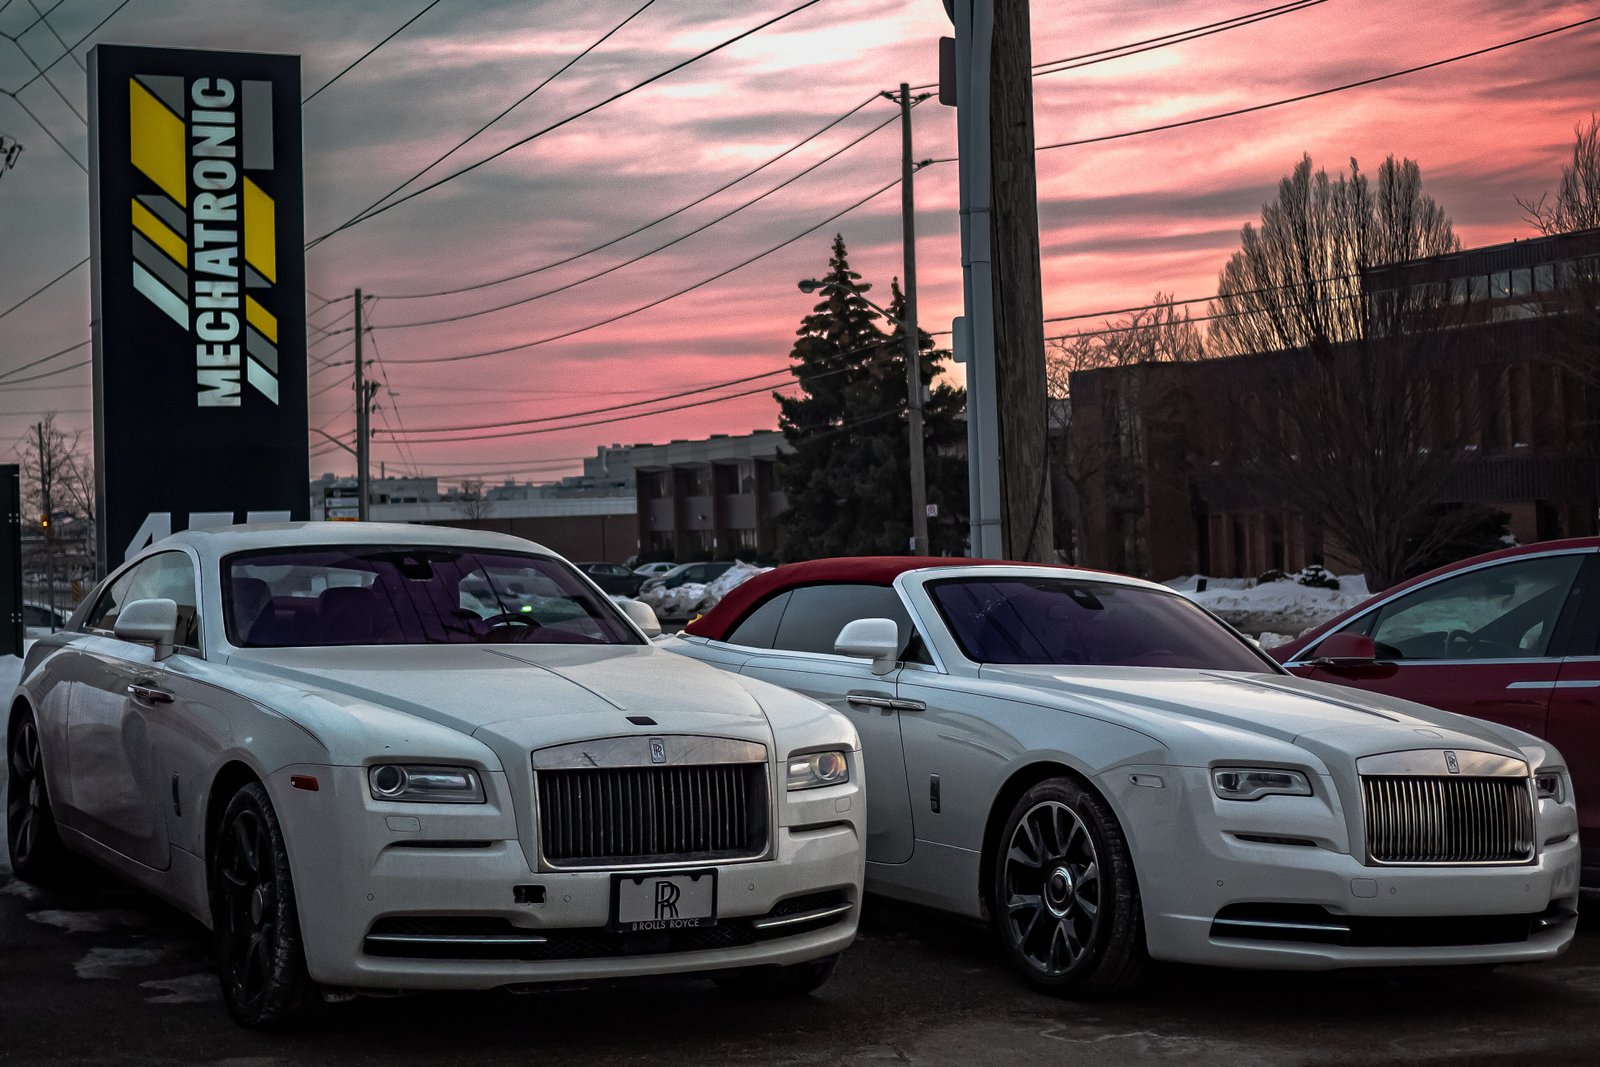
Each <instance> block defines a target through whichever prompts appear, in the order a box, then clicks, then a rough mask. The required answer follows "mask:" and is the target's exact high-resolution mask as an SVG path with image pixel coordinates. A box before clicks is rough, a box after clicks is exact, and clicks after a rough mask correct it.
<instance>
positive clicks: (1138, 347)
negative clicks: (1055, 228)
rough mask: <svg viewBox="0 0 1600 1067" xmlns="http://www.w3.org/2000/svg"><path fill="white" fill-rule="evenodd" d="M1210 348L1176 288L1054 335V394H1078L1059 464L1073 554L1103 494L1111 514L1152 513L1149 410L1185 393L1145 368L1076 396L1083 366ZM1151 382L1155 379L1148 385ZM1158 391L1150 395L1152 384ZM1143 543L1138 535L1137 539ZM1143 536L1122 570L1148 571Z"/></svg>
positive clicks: (1189, 355) (1186, 358) (1188, 357)
mask: <svg viewBox="0 0 1600 1067" xmlns="http://www.w3.org/2000/svg"><path fill="white" fill-rule="evenodd" d="M1204 355H1205V351H1204V345H1203V343H1202V340H1201V336H1200V330H1199V328H1198V327H1197V326H1196V325H1195V323H1194V321H1193V320H1192V319H1191V317H1190V315H1189V313H1188V311H1186V310H1182V311H1180V310H1179V309H1178V308H1177V307H1176V305H1175V304H1174V303H1173V298H1172V295H1171V294H1169V293H1160V292H1158V293H1156V295H1155V298H1154V299H1153V300H1152V301H1151V302H1150V306H1149V307H1147V308H1142V309H1139V310H1137V311H1133V312H1130V313H1129V314H1127V315H1126V316H1124V317H1122V318H1120V319H1115V320H1108V321H1106V322H1105V323H1104V324H1103V325H1102V326H1101V327H1100V328H1098V329H1091V330H1086V331H1083V332H1082V333H1079V334H1076V335H1069V336H1067V337H1062V338H1056V339H1053V340H1051V341H1049V342H1048V348H1047V352H1046V359H1045V374H1046V386H1047V388H1048V389H1049V393H1050V396H1051V397H1053V398H1056V399H1070V403H1068V404H1067V405H1066V425H1065V427H1064V430H1065V432H1064V433H1063V434H1062V440H1063V441H1064V442H1065V444H1064V448H1062V449H1060V450H1059V451H1058V455H1057V457H1056V461H1055V462H1054V464H1053V469H1054V472H1055V474H1056V484H1055V485H1054V486H1053V487H1052V490H1053V497H1052V499H1053V500H1055V501H1056V502H1057V504H1058V509H1059V515H1058V521H1062V522H1065V523H1067V524H1068V525H1069V527H1070V529H1071V531H1072V553H1071V554H1072V557H1073V560H1074V561H1081V557H1082V554H1083V546H1084V544H1085V541H1086V538H1087V536H1088V530H1087V529H1086V523H1087V509H1086V507H1085V502H1086V501H1087V500H1088V499H1089V498H1090V496H1091V494H1093V493H1094V492H1095V491H1097V490H1098V491H1099V492H1101V493H1102V494H1103V497H1104V499H1105V504H1106V511H1107V513H1108V514H1111V515H1126V516H1135V515H1137V516H1139V517H1140V518H1142V516H1143V513H1144V494H1143V484H1142V475H1143V469H1144V468H1143V463H1142V458H1143V453H1144V434H1145V422H1144V420H1145V417H1146V416H1147V415H1148V414H1149V413H1150V411H1151V410H1155V411H1157V412H1160V411H1163V410H1166V409H1168V408H1169V407H1170V405H1171V404H1172V403H1173V402H1174V401H1176V400H1177V399H1178V398H1177V397H1176V396H1175V395H1174V394H1173V392H1172V390H1171V389H1170V388H1167V387H1165V386H1164V385H1162V384H1160V380H1159V379H1157V378H1155V377H1153V376H1146V375H1144V374H1142V373H1131V374H1123V375H1117V376H1116V378H1115V381H1112V380H1109V379H1107V380H1106V381H1104V382H1102V383H1099V384H1097V385H1096V387H1095V388H1094V389H1093V390H1092V394H1091V395H1088V396H1082V397H1073V396H1071V377H1072V375H1073V374H1074V373H1077V372H1081V371H1090V370H1099V369H1102V368H1109V367H1134V366H1138V365H1141V364H1154V363H1187V362H1192V361H1194V360H1198V359H1201V358H1202V357H1203V356H1204ZM1147 381H1148V383H1149V384H1148V386H1147ZM1147 388H1154V389H1156V390H1157V392H1156V393H1155V394H1154V395H1151V394H1149V393H1148V392H1147V391H1146V389H1147ZM1134 541H1135V542H1137V541H1138V538H1134ZM1141 555H1142V554H1141V552H1140V551H1139V550H1138V545H1137V543H1135V544H1133V545H1130V546H1128V548H1127V550H1126V551H1124V552H1122V553H1121V555H1120V557H1119V559H1118V560H1117V561H1116V562H1117V564H1118V566H1120V568H1121V569H1124V570H1129V571H1134V572H1140V571H1142V570H1144V569H1145V568H1144V562H1145V561H1144V560H1143V559H1142V558H1141Z"/></svg>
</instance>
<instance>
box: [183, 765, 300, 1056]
mask: <svg viewBox="0 0 1600 1067" xmlns="http://www.w3.org/2000/svg"><path fill="white" fill-rule="evenodd" d="M210 867H211V871H210V875H211V878H210V882H211V919H212V930H213V932H214V935H215V947H216V953H217V975H218V978H219V979H220V980H221V983H222V1001H223V1003H224V1004H225V1005H226V1006H227V1008H228V1014H229V1015H231V1016H233V1018H234V1020H235V1021H236V1022H238V1023H240V1024H242V1025H244V1026H249V1027H253V1028H258V1029H265V1028H271V1027H275V1026H280V1025H282V1024H284V1023H286V1022H289V1021H291V1020H293V1019H295V1018H297V1017H300V1016H303V1015H306V1014H308V1013H309V1012H310V1011H312V1010H313V1009H314V1008H316V1007H319V1006H320V1004H321V994H320V990H318V988H317V986H316V984H315V983H314V982H312V981H311V977H310V975H309V974H307V972H306V957H305V947H304V945H303V944H302V943H301V940H300V918H299V912H298V910H297V909H296V907H295V898H294V882H293V879H292V878H291V877H290V874H289V853H288V851H287V849H286V848H285V847H284V839H283V828H282V827H281V826H280V825H279V824H278V816H277V814H276V813H275V812H274V811H273V810H272V801H271V800H270V799H269V798H268V796H267V791H266V789H265V788H263V787H262V786H261V785H260V784H259V783H256V782H251V783H250V784H249V785H246V786H245V787H244V788H242V789H240V790H239V791H238V792H237V793H235V794H234V795H233V798H232V799H231V800H229V801H228V807H227V810H226V811H225V812H224V813H223V816H222V824H221V826H220V827H219V828H218V830H217V838H216V843H215V845H214V846H213V847H212V853H211V862H210Z"/></svg>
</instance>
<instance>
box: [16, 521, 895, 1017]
mask: <svg viewBox="0 0 1600 1067" xmlns="http://www.w3.org/2000/svg"><path fill="white" fill-rule="evenodd" d="M625 612H626V613H627V614H625ZM632 615H637V617H638V621H637V623H636V622H635V621H634V620H633V619H632V618H630V616H632ZM650 626H653V617H652V616H650V615H649V612H648V610H647V609H642V606H641V605H627V606H619V605H617V604H615V603H614V602H612V601H611V600H610V599H609V598H608V597H606V596H605V595H604V594H602V593H601V592H600V591H599V590H597V589H596V588H595V586H594V585H593V584H592V583H591V582H589V581H588V580H587V579H585V578H584V577H582V576H580V575H579V574H578V573H577V572H576V571H575V570H574V569H573V568H572V567H571V566H570V565H569V564H567V563H566V562H565V561H564V560H561V559H560V558H558V557H556V556H554V555H552V554H550V553H549V552H546V551H545V550H543V549H541V548H539V547H538V546H536V545H533V544H530V543H528V542H526V541H522V540H520V539H518V538H513V537H508V536H504V535H499V534H489V533H473V532H465V531H456V530H430V529H427V528H424V527H413V526H386V525H382V524H365V523H364V524H359V525H358V524H348V525H346V524H336V523H329V524H320V523H318V524H285V525H280V526H261V527H234V528H228V529H223V530H220V531H216V530H213V531H201V532H190V533H185V534H179V535H177V536H175V537H172V538H169V539H167V540H165V541H162V542H160V543H158V544H156V545H154V546H152V547H151V548H149V549H148V550H146V551H145V552H144V553H143V554H142V555H141V556H139V557H138V558H136V559H135V560H134V561H132V562H131V563H129V564H127V565H126V566H124V567H122V568H121V569H119V570H118V571H116V572H114V573H113V574H112V575H110V577H109V578H108V579H107V580H106V581H105V582H103V583H102V584H101V585H100V587H99V588H98V589H96V590H95V591H94V592H93V593H92V594H91V595H90V596H89V597H88V598H86V600H85V601H84V604H83V605H82V607H81V608H80V610H79V611H78V613H77V614H76V615H75V616H74V617H73V619H72V621H71V623H70V625H69V626H68V628H67V630H65V631H64V632H62V633H61V634H58V635H56V636H54V637H50V638H46V639H43V640H40V641H39V642H38V643H37V644H36V645H34V647H33V648H32V649H31V650H30V652H29V654H28V656H27V660H26V662H25V664H24V668H23V676H22V680H21V684H20V685H19V687H18V689H17V690H16V693H15V695H14V696H13V698H12V703H11V706H10V709H9V716H8V720H7V730H6V739H7V754H8V766H9V774H8V781H7V813H8V826H7V831H8V832H7V839H8V845H9V848H10V854H11V858H12V863H13V865H14V867H15V870H16V873H17V874H18V875H19V876H20V877H23V878H26V879H30V880H35V881H48V880H49V879H50V878H51V877H52V876H56V875H58V874H59V873H60V870H61V860H62V855H61V852H62V850H63V848H65V849H70V850H72V851H75V852H81V853H83V854H86V855H88V856H90V857H92V858H94V859H95V860H97V861H99V862H101V863H103V864H105V865H106V866H109V867H111V868H113V869H115V870H116V871H118V872H120V873H121V874H123V875H125V876H127V877H129V878H131V879H132V880H134V881H135V882H137V883H139V884H140V885H142V886H144V887H146V888H148V889H150V890H151V891H153V892H155V893H157V894H158V895H160V896H162V897H165V898H166V899H168V900H170V901H172V902H173V903H175V904H176V905H177V906H179V907H180V908H182V909H184V910H185V911H187V912H189V913H190V914H192V915H194V916H195V917H196V918H198V919H200V920H201V921H202V922H204V923H206V924H208V925H209V926H210V927H211V928H212V929H213V931H214V933H215V937H216V945H217V952H218V958H219V964H220V973H221V979H222V988H223V993H224V999H225V1001H226V1003H227V1005H228V1007H229V1009H230V1010H231V1011H232V1012H233V1014H234V1015H235V1017H237V1018H238V1019H240V1020H241V1021H243V1022H245V1023H249V1024H267V1023H272V1022H276V1021H279V1020H281V1019H283V1018H286V1017H288V1016H290V1015H293V1014H294V1013H295V1011H296V1009H297V1008H298V1007H301V1006H306V1005H309V1004H310V1003H313V1002H314V1001H315V1000H316V999H317V998H318V994H319V993H320V992H322V991H332V992H335V993H348V992H353V991H355V992H359V991H364V990H372V991H383V990H402V989H482V988H491V987H501V986H518V985H523V984H528V983H538V982H548V981H572V980H583V979H592V978H606V977H613V976H623V975H644V974H658V973H667V972H714V973H715V974H718V975H721V976H722V977H723V978H724V979H725V980H729V981H735V982H737V984H738V985H739V986H740V987H741V988H750V987H758V988H762V987H764V988H770V989H773V990H775V991H794V992H803V991H808V990H810V989H812V988H815V987H816V986H817V985H820V984H821V982H822V981H824V980H825V979H826V978H827V976H828V974H829V973H830V971H831V968H832V964H833V961H834V960H835V959H836V958H837V956H838V954H839V952H841V951H842V950H843V949H844V948H845V947H846V946H847V945H848V944H849V943H850V941H851V940H852V938H853V937H854V935H855V928H856V922H857V905H858V900H859V893H860V886H861V878H862V864H863V840H864V827H863V820H864V817H865V803H864V799H863V797H864V793H863V774H862V766H861V761H860V753H859V742H858V740H857V737H856V733H855V730H854V728H853V727H852V726H851V724H850V723H849V721H848V720H847V719H846V718H845V717H844V716H841V715H839V714H837V713H835V712H832V711H830V710H828V709H827V708H826V707H824V706H822V705H821V704H819V703H817V702H815V701H812V700H809V699H807V698H805V697H801V696H797V695H796V694H794V693H792V692H789V691H786V690H783V689H780V688H778V687H775V686H771V685H767V684H765V683H761V682H759V681H756V680H754V679H740V678H735V677H732V676H730V675H727V674H726V673H723V672H720V671H716V670H713V669H711V668H709V667H706V666H704V665H701V664H694V663H691V662H689V661H687V660H684V659H683V658H682V657H678V656H672V655H670V654H668V653H666V652H664V651H662V650H661V649H659V648H658V647H655V646H653V645H652V644H651V643H650V642H649V640H648V632H649V628H650Z"/></svg>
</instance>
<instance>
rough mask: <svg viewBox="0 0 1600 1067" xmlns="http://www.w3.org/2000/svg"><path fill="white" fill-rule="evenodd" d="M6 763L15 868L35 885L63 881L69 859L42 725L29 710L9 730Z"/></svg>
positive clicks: (10, 852) (8, 822)
mask: <svg viewBox="0 0 1600 1067" xmlns="http://www.w3.org/2000/svg"><path fill="white" fill-rule="evenodd" d="M6 766H7V774H6V852H7V854H8V855H9V857H10V859H11V869H12V871H14V872H15V873H16V876H17V877H18V878H20V879H22V880H23V881H24V882H32V883H34V884H35V885H49V884H52V883H54V882H59V881H61V880H62V877H63V876H64V875H65V873H66V871H67V868H68V864H69V857H68V855H67V850H66V848H65V847H64V846H63V845H62V844H61V835H60V833H58V832H57V830H56V819H55V814H54V812H52V810H51V808H50V790H49V789H48V787H47V786H46V784H45V774H44V756H43V754H42V752H41V751H40V748H39V727H38V724H37V723H36V722H35V721H34V718H33V712H32V711H30V710H27V709H24V710H23V711H22V712H21V713H20V714H18V715H17V716H15V717H14V718H13V719H12V720H11V729H9V730H7V731H6Z"/></svg>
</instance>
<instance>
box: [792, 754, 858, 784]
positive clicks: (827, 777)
mask: <svg viewBox="0 0 1600 1067" xmlns="http://www.w3.org/2000/svg"><path fill="white" fill-rule="evenodd" d="M788 777H789V789H790V791H793V790H796V789H817V788H820V787H821V786H825V785H843V784H844V783H845V782H848V781H849V780H850V763H849V761H847V760H846V759H845V755H844V753H843V752H838V751H832V752H808V753H806V754H805V755H803V756H790V757H789V776H788Z"/></svg>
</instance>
